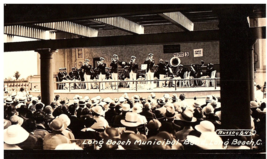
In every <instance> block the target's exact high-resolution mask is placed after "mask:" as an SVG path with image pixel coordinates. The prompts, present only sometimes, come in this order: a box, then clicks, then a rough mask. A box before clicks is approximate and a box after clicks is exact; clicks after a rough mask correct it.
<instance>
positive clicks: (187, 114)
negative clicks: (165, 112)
mask: <svg viewBox="0 0 267 159" xmlns="http://www.w3.org/2000/svg"><path fill="white" fill-rule="evenodd" d="M175 120H180V121H184V122H189V123H194V122H196V121H197V118H195V117H194V115H193V112H192V111H191V110H189V109H186V110H184V111H183V112H182V113H181V114H177V115H176V119H175Z"/></svg>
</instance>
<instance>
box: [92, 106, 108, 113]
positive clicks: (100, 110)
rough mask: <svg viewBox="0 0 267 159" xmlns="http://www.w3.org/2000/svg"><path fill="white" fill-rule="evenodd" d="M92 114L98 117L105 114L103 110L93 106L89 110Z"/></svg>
mask: <svg viewBox="0 0 267 159" xmlns="http://www.w3.org/2000/svg"><path fill="white" fill-rule="evenodd" d="M91 110H92V111H93V112H94V113H96V114H98V115H104V114H105V112H104V110H103V109H102V107H101V106H95V107H93V108H92V109H91Z"/></svg>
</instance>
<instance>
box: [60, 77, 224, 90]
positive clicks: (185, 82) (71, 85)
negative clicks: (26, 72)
mask: <svg viewBox="0 0 267 159" xmlns="http://www.w3.org/2000/svg"><path fill="white" fill-rule="evenodd" d="M218 80H220V78H192V79H162V80H158V79H157V80H126V81H124V80H118V81H111V80H102V81H100V80H97V81H94V80H92V81H65V82H55V84H56V89H57V90H68V91H69V92H71V91H72V90H79V89H80V90H84V89H86V83H89V86H90V90H98V91H99V92H101V90H112V89H113V88H115V89H113V90H116V91H117V92H119V89H120V88H128V87H125V86H129V87H130V83H131V82H133V83H134V87H133V88H131V89H132V90H133V89H134V90H135V91H138V90H144V89H148V88H149V87H152V88H153V89H155V88H160V85H161V82H163V83H164V84H165V87H163V88H174V90H175V91H176V90H177V89H178V88H180V87H188V88H189V87H191V84H192V83H193V85H194V86H193V87H203V85H201V86H199V85H196V83H204V87H210V86H212V87H214V89H215V90H216V88H217V82H218ZM200 81H201V82H200ZM166 83H167V85H166ZM151 84H152V86H151ZM149 85H150V86H149ZM117 86H118V87H117ZM119 86H120V87H119ZM103 87H104V88H103ZM129 89H130V88H129ZM124 90H125V89H124Z"/></svg>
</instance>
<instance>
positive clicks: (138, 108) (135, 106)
mask: <svg viewBox="0 0 267 159" xmlns="http://www.w3.org/2000/svg"><path fill="white" fill-rule="evenodd" d="M132 110H133V112H135V113H138V114H139V113H141V112H142V108H141V107H140V105H139V103H137V104H135V105H134V106H133V108H132Z"/></svg>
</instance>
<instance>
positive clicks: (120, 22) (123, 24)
mask: <svg viewBox="0 0 267 159" xmlns="http://www.w3.org/2000/svg"><path fill="white" fill-rule="evenodd" d="M94 20H95V21H99V22H102V23H105V24H108V25H111V26H114V27H116V28H119V29H122V30H125V31H128V32H131V33H135V34H144V30H145V29H144V27H143V26H142V25H139V24H137V23H135V22H132V21H130V20H128V19H125V18H123V17H110V18H96V19H94Z"/></svg>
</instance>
